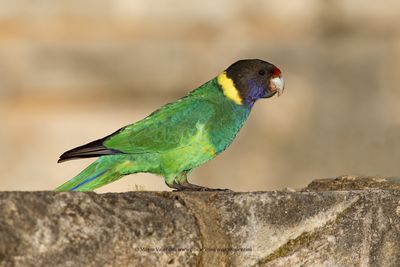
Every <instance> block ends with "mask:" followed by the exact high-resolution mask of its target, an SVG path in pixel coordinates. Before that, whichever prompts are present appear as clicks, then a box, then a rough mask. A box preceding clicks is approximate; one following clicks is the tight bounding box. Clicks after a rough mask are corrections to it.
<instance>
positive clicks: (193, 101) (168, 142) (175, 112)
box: [103, 95, 215, 154]
mask: <svg viewBox="0 0 400 267" xmlns="http://www.w3.org/2000/svg"><path fill="white" fill-rule="evenodd" d="M214 105H215V104H213V103H212V102H211V101H210V100H207V99H206V98H204V97H197V96H193V95H192V96H188V97H185V98H182V99H180V100H178V101H177V102H174V103H171V104H168V105H165V106H163V107H161V108H160V109H159V110H157V111H155V112H154V113H152V114H151V115H150V116H148V117H147V118H145V119H143V120H141V121H138V122H136V123H134V124H131V125H128V126H126V127H124V128H122V129H121V130H120V131H118V132H117V133H115V134H114V135H112V136H110V137H108V138H107V139H106V140H105V141H104V143H103V145H104V146H105V147H106V148H108V149H115V150H118V151H122V152H124V153H130V154H141V153H159V152H163V151H168V150H170V149H173V148H177V147H180V146H185V145H186V144H188V142H189V140H191V139H192V137H193V136H195V134H196V132H197V128H196V125H197V124H198V123H201V124H206V123H207V121H208V120H209V119H210V118H211V117H212V116H213V115H214V113H215V106H214Z"/></svg>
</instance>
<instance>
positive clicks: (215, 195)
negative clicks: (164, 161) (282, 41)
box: [0, 176, 400, 267]
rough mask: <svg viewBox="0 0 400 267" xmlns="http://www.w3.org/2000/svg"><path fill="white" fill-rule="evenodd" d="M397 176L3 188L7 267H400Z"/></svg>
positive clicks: (0, 206)
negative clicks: (289, 183)
mask: <svg viewBox="0 0 400 267" xmlns="http://www.w3.org/2000/svg"><path fill="white" fill-rule="evenodd" d="M396 181H397V180H396V179H395V178H391V179H385V178H368V177H353V176H345V177H339V178H336V179H325V180H316V181H314V182H312V183H311V184H310V186H309V187H307V188H306V189H303V190H301V191H291V190H287V191H270V192H252V193H225V192H192V193H182V192H131V193H123V194H95V193H77V192H72V193H55V192H2V193H0V212H1V216H0V266H74V267H76V266H399V264H400V191H399V190H398V189H399V185H398V184H396Z"/></svg>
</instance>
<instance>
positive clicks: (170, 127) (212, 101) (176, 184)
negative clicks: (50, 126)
mask: <svg viewBox="0 0 400 267" xmlns="http://www.w3.org/2000/svg"><path fill="white" fill-rule="evenodd" d="M283 89H284V81H283V79H282V77H281V71H280V70H279V69H278V68H277V67H275V66H274V65H272V64H271V63H268V62H266V61H263V60H259V59H246V60H239V61H237V62H235V63H233V64H232V65H231V66H229V67H228V68H227V69H226V70H225V71H223V72H222V73H220V74H219V75H218V76H217V77H215V78H213V79H212V80H210V81H208V82H206V83H205V84H203V85H202V86H200V87H198V88H197V89H195V90H193V91H192V92H190V93H189V94H188V95H186V96H184V97H183V98H181V99H179V100H177V101H175V102H173V103H169V104H167V105H164V106H162V107H161V108H159V109H158V110H156V111H154V112H153V113H151V114H150V115H149V116H148V117H146V118H144V119H143V120H140V121H138V122H136V123H133V124H131V125H128V126H125V127H123V128H121V129H119V130H118V131H116V132H114V133H113V134H111V135H108V136H106V137H104V138H101V139H99V140H96V141H93V142H90V143H88V144H86V145H83V146H80V147H77V148H74V149H72V150H69V151H67V152H65V153H64V154H62V155H61V156H60V159H59V160H58V162H63V161H66V160H71V159H78V158H91V157H99V158H98V159H97V160H96V161H95V162H93V163H92V164H91V165H89V166H88V167H87V168H86V169H84V170H83V171H82V172H81V173H79V174H78V175H77V176H75V177H74V178H72V179H71V180H69V181H67V182H66V183H64V184H63V185H61V186H59V187H58V188H57V189H56V191H90V190H94V189H96V188H98V187H101V186H103V185H106V184H108V183H111V182H114V181H116V180H118V179H120V178H121V177H122V176H124V175H128V174H132V173H139V172H148V173H153V174H156V175H160V176H163V177H164V180H165V183H166V184H167V186H169V187H170V188H174V189H176V190H178V191H180V190H188V191H208V190H221V189H211V188H207V187H203V186H199V185H195V184H191V183H189V182H188V179H187V176H188V174H189V173H190V172H191V171H192V170H193V169H194V168H196V167H198V166H200V165H202V164H204V163H205V162H207V161H209V160H210V159H213V158H214V157H216V156H217V155H218V154H220V153H221V152H222V151H224V150H225V149H226V148H227V147H228V146H229V145H230V144H231V143H232V141H233V139H234V138H235V136H236V135H237V133H238V132H239V130H240V129H241V128H242V126H243V124H244V122H245V121H246V119H247V117H248V116H249V114H250V111H251V109H252V107H253V105H254V103H255V102H256V101H257V100H258V99H260V98H269V97H272V96H273V95H275V94H276V93H278V95H281V94H282V92H283Z"/></svg>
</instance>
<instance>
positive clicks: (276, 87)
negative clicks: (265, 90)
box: [270, 75, 285, 96]
mask: <svg viewBox="0 0 400 267" xmlns="http://www.w3.org/2000/svg"><path fill="white" fill-rule="evenodd" d="M270 86H271V89H272V90H273V91H275V92H278V96H280V95H281V94H283V89H285V81H284V80H283V78H282V77H281V76H280V75H279V76H277V77H275V78H272V79H271V84H270Z"/></svg>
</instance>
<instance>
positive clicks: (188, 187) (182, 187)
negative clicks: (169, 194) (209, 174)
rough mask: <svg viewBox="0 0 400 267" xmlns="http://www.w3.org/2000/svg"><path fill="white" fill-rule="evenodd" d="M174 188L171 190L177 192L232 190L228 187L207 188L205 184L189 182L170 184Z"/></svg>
mask: <svg viewBox="0 0 400 267" xmlns="http://www.w3.org/2000/svg"><path fill="white" fill-rule="evenodd" d="M172 187H173V188H175V190H173V192H179V191H202V192H206V191H208V192H210V191H220V192H233V191H232V190H230V189H221V188H209V187H205V186H200V185H195V184H191V183H180V184H174V185H173V186H172Z"/></svg>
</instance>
